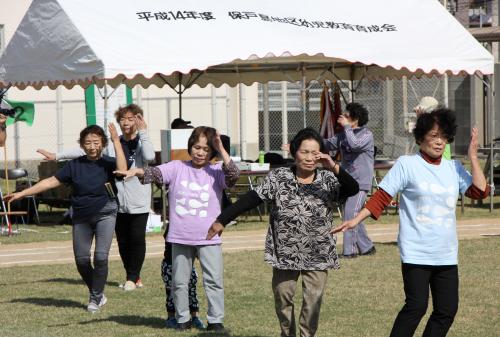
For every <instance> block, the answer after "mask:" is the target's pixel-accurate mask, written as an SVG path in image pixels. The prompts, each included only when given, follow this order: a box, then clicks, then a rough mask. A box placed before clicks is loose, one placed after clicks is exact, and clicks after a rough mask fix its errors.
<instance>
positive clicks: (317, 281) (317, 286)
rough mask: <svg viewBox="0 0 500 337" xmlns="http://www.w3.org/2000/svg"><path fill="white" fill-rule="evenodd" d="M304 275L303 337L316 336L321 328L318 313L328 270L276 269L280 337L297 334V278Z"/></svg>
mask: <svg viewBox="0 0 500 337" xmlns="http://www.w3.org/2000/svg"><path fill="white" fill-rule="evenodd" d="M299 275H302V308H301V309H300V319H299V331H300V337H313V336H314V335H315V334H316V330H318V322H319V312H320V309H321V302H322V300H323V294H324V292H325V285H326V280H327V276H328V272H327V271H326V270H280V269H276V268H273V281H272V286H273V293H274V305H275V308H276V315H277V316H278V321H279V324H280V328H281V337H295V336H296V331H295V330H296V329H295V313H294V302H293V298H294V296H295V290H296V288H297V280H298V279H299Z"/></svg>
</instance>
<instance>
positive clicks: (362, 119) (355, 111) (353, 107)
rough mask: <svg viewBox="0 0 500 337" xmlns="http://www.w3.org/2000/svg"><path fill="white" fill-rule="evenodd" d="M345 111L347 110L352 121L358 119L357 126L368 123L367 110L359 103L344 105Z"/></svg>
mask: <svg viewBox="0 0 500 337" xmlns="http://www.w3.org/2000/svg"><path fill="white" fill-rule="evenodd" d="M345 109H346V110H347V111H349V117H351V119H352V120H353V121H355V120H357V121H358V126H363V125H366V123H368V110H366V108H365V107H364V106H363V105H362V104H359V103H348V104H347V105H346V107H345Z"/></svg>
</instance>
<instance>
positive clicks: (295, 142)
mask: <svg viewBox="0 0 500 337" xmlns="http://www.w3.org/2000/svg"><path fill="white" fill-rule="evenodd" d="M308 139H312V140H315V141H317V142H318V144H319V150H320V151H321V152H323V153H325V151H326V148H325V144H323V138H321V136H320V135H319V133H318V131H316V130H314V129H313V128H310V127H307V128H305V129H302V130H300V131H299V132H297V134H296V135H295V137H293V139H292V141H291V142H290V154H291V155H292V157H293V158H295V154H296V153H297V151H298V150H299V148H300V145H301V144H302V142H303V141H304V140H308Z"/></svg>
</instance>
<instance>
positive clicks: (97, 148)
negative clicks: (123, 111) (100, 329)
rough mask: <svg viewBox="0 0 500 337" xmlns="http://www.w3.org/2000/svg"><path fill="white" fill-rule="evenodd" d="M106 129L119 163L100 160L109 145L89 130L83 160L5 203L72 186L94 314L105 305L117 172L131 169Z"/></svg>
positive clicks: (78, 252) (80, 260)
mask: <svg viewBox="0 0 500 337" xmlns="http://www.w3.org/2000/svg"><path fill="white" fill-rule="evenodd" d="M108 128H109V132H110V136H111V140H112V141H113V146H114V148H115V152H116V159H115V158H111V157H108V156H103V155H102V151H103V149H104V148H105V147H106V145H107V141H108V140H107V138H106V135H105V134H104V130H103V129H102V128H101V127H100V126H97V125H91V126H88V127H86V128H85V129H83V130H82V131H81V132H80V139H79V143H80V146H81V148H82V149H83V150H84V151H85V156H81V157H79V158H76V159H73V160H71V161H69V162H68V163H67V164H66V165H65V166H64V167H63V168H62V169H61V170H59V171H58V172H57V173H56V174H55V175H54V176H52V177H50V178H47V179H44V180H42V181H40V182H39V183H38V184H36V185H34V186H32V187H30V188H28V189H25V190H23V191H21V192H16V193H11V194H8V195H6V196H5V199H6V200H8V201H13V200H17V199H21V198H23V197H25V196H28V195H34V194H38V193H41V192H44V191H46V190H49V189H52V188H55V187H58V186H60V185H61V184H68V185H71V187H72V189H73V193H72V196H71V205H72V207H73V252H74V254H75V261H76V266H77V269H78V272H79V273H80V275H81V276H82V279H83V281H85V283H86V284H87V287H88V288H89V293H90V299H89V304H88V306H87V310H88V311H89V312H91V313H94V312H96V311H98V310H99V309H100V307H102V306H103V305H104V304H105V303H106V297H105V296H104V285H105V284H106V279H107V276H108V254H109V248H110V247H111V241H112V239H113V232H114V229H115V220H116V213H117V210H118V205H117V202H116V198H115V187H114V180H115V179H114V175H113V171H115V170H117V169H118V170H126V169H127V162H126V159H125V155H124V154H123V150H122V147H121V144H120V138H119V137H118V133H117V132H116V128H115V126H114V125H113V124H109V126H108ZM94 236H95V240H96V244H95V250H94V266H92V263H91V260H90V247H91V246H92V241H93V239H94Z"/></svg>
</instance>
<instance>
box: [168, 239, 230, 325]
mask: <svg viewBox="0 0 500 337" xmlns="http://www.w3.org/2000/svg"><path fill="white" fill-rule="evenodd" d="M195 256H198V259H199V260H200V265H201V270H202V274H203V287H204V288H205V293H206V295H207V302H208V312H207V321H208V323H223V320H224V282H223V278H224V275H223V273H224V270H223V261H222V247H221V245H207V246H188V245H181V244H176V243H173V244H172V271H173V282H172V288H173V293H174V304H175V318H176V319H177V322H178V323H185V322H187V321H189V320H190V319H191V316H190V312H189V279H190V277H191V271H192V268H193V261H194V258H195Z"/></svg>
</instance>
